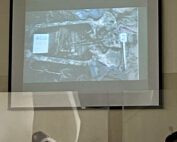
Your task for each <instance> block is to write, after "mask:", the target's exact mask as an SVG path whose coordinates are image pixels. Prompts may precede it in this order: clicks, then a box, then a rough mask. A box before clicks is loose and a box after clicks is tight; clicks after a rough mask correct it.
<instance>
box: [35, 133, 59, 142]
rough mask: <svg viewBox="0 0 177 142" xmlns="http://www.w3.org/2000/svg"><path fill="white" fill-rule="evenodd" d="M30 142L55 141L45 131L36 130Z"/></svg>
mask: <svg viewBox="0 0 177 142" xmlns="http://www.w3.org/2000/svg"><path fill="white" fill-rule="evenodd" d="M32 142H56V141H55V140H54V139H53V138H51V137H49V136H48V135H46V134H45V133H43V132H41V131H38V132H35V133H34V134H33V135H32Z"/></svg>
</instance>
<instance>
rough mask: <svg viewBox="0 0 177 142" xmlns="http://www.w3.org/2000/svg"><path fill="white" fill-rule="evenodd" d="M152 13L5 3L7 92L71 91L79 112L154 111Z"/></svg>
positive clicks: (137, 3) (125, 7)
mask: <svg viewBox="0 0 177 142" xmlns="http://www.w3.org/2000/svg"><path fill="white" fill-rule="evenodd" d="M158 6H159V2H158V0H109V1H106V0H94V1H89V0H73V1H70V0H50V1H49V0H13V1H11V29H10V30H11V33H12V35H11V38H10V39H11V40H10V43H11V44H10V60H9V61H10V68H9V70H10V73H9V78H10V79H9V91H11V92H45V93H46V92H65V91H73V92H77V94H78V96H79V100H80V103H81V104H82V106H86V107H90V106H91V107H92V106H112V107H114V106H115V107H116V106H159V105H160V99H159V97H160V94H159V86H160V85H159V7H158ZM49 94H50V93H49ZM51 96H52V95H51ZM41 98H42V97H41ZM49 98H50V97H49ZM50 99H52V97H51V98H50Z"/></svg>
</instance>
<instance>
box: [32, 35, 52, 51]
mask: <svg viewBox="0 0 177 142" xmlns="http://www.w3.org/2000/svg"><path fill="white" fill-rule="evenodd" d="M48 48H49V34H34V36H33V53H48Z"/></svg>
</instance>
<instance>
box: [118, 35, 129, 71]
mask: <svg viewBox="0 0 177 142" xmlns="http://www.w3.org/2000/svg"><path fill="white" fill-rule="evenodd" d="M120 41H121V42H122V43H123V57H124V68H125V70H126V69H127V58H126V47H125V43H126V42H127V33H121V34H120Z"/></svg>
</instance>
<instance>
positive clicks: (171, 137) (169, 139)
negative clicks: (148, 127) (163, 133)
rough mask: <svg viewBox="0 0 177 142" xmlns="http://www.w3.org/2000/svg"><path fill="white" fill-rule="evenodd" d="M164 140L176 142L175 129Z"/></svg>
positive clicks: (176, 133)
mask: <svg viewBox="0 0 177 142" xmlns="http://www.w3.org/2000/svg"><path fill="white" fill-rule="evenodd" d="M165 142H177V131H176V132H174V133H172V134H170V135H169V136H167V137H166V139H165Z"/></svg>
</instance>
